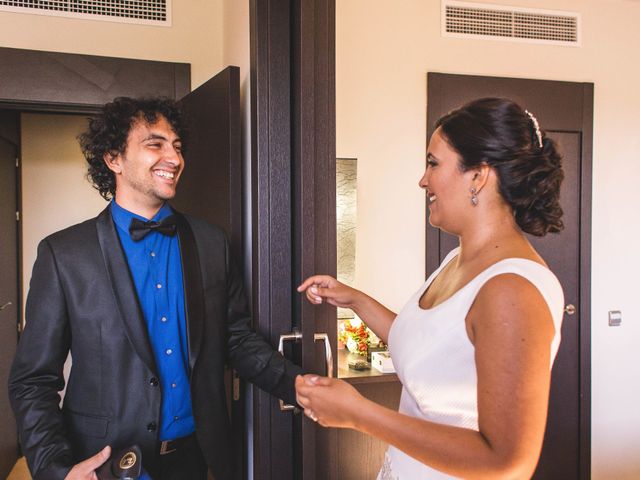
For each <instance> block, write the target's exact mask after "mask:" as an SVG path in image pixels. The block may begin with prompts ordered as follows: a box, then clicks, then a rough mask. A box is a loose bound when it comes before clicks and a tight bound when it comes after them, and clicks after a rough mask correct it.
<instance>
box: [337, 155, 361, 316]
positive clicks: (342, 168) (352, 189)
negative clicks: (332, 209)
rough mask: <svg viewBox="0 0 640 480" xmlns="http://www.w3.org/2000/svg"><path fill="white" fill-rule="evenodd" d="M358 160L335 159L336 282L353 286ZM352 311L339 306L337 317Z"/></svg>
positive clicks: (349, 314) (349, 313)
mask: <svg viewBox="0 0 640 480" xmlns="http://www.w3.org/2000/svg"><path fill="white" fill-rule="evenodd" d="M357 179H358V160H357V159H355V158H338V159H336V222H337V225H336V227H337V235H336V236H337V260H338V265H337V273H338V281H340V282H342V283H346V284H347V285H353V284H354V283H355V276H356V219H357ZM353 317H354V314H353V311H352V310H350V309H348V308H338V319H347V318H353Z"/></svg>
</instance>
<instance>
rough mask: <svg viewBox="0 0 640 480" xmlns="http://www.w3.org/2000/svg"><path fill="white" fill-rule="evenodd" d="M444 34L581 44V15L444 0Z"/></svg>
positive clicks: (459, 36)
mask: <svg viewBox="0 0 640 480" xmlns="http://www.w3.org/2000/svg"><path fill="white" fill-rule="evenodd" d="M442 35H443V36H445V37H458V38H469V37H473V38H488V39H493V40H508V41H516V42H532V43H545V44H554V45H571V46H580V14H579V13H575V12H561V11H556V10H540V9H532V8H520V7H508V6H503V5H493V4H488V3H469V2H460V1H455V0H443V2H442Z"/></svg>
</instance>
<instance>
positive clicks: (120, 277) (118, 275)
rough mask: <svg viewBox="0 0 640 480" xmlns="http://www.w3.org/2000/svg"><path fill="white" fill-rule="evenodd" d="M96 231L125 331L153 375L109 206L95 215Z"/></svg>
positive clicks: (144, 327) (148, 347)
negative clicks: (96, 216)
mask: <svg viewBox="0 0 640 480" xmlns="http://www.w3.org/2000/svg"><path fill="white" fill-rule="evenodd" d="M96 228H97V230H98V241H99V242H100V249H101V250H102V257H103V258H104V263H105V266H106V267H107V274H108V275H109V281H110V282H111V288H112V290H113V295H114V297H115V299H116V304H117V305H118V310H119V313H120V319H121V320H122V323H123V327H124V331H125V332H126V335H127V337H128V338H129V341H130V342H131V345H133V348H134V349H135V351H136V353H137V354H138V355H139V356H140V358H141V359H142V360H143V361H144V363H145V364H146V365H147V367H149V369H150V370H151V371H152V372H156V371H157V370H156V364H155V360H154V358H153V352H152V350H151V344H150V343H149V335H148V333H147V325H146V323H145V320H144V317H143V315H142V310H141V309H140V304H139V302H138V297H137V296H136V289H135V285H134V284H133V279H132V278H131V273H130V272H129V264H128V263H127V259H126V257H125V254H124V251H123V250H122V246H121V245H120V239H119V237H118V232H116V227H115V224H114V223H113V218H112V217H111V211H110V209H109V207H107V208H105V209H104V210H103V211H102V213H100V215H98V218H97V221H96Z"/></svg>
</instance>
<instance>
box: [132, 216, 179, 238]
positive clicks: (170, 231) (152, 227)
mask: <svg viewBox="0 0 640 480" xmlns="http://www.w3.org/2000/svg"><path fill="white" fill-rule="evenodd" d="M176 228H177V227H176V216H175V215H169V216H168V217H165V218H163V219H162V220H160V221H159V222H153V221H148V222H145V221H143V220H139V219H137V218H132V219H131V224H130V225H129V235H131V239H132V240H134V241H136V242H137V241H138V240H142V239H143V238H144V237H145V236H146V235H147V233H149V232H151V231H154V232H159V233H162V234H163V235H169V236H173V235H175V234H176Z"/></svg>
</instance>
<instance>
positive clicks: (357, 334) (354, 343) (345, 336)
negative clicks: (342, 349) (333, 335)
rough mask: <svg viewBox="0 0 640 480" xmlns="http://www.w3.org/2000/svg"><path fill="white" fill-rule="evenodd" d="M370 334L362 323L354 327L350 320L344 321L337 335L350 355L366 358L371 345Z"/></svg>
mask: <svg viewBox="0 0 640 480" xmlns="http://www.w3.org/2000/svg"><path fill="white" fill-rule="evenodd" d="M370 333H371V331H370V330H369V329H368V328H367V326H366V325H365V323H364V322H360V324H359V325H357V324H356V325H354V324H353V323H351V321H350V320H345V321H344V322H343V323H342V326H341V328H340V332H339V333H338V340H339V341H340V342H342V343H344V344H345V345H346V347H347V350H349V351H350V352H351V353H357V354H358V355H362V356H367V351H368V349H369V344H370V343H371V338H370V336H369V334H370Z"/></svg>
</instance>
